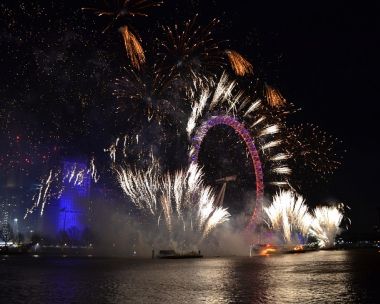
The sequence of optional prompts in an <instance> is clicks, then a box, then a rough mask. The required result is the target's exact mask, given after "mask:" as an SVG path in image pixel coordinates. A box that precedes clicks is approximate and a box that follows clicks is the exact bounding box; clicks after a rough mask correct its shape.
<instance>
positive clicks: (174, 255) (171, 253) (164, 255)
mask: <svg viewBox="0 0 380 304" xmlns="http://www.w3.org/2000/svg"><path fill="white" fill-rule="evenodd" d="M157 258H159V259H196V258H198V259H199V258H203V255H201V252H200V251H198V252H195V251H191V252H187V253H178V252H176V251H175V250H171V249H170V250H160V252H159V253H158V255H157Z"/></svg>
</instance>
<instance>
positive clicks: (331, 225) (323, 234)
mask: <svg viewBox="0 0 380 304" xmlns="http://www.w3.org/2000/svg"><path fill="white" fill-rule="evenodd" d="M313 216H314V219H313V221H312V224H311V229H310V234H311V235H312V236H314V237H315V238H316V239H317V240H318V244H319V246H320V247H332V246H334V241H335V237H336V235H337V234H338V233H339V231H340V228H339V226H340V224H341V222H342V220H343V214H342V212H341V211H340V210H339V208H338V207H326V206H325V207H317V208H315V210H314V211H313Z"/></svg>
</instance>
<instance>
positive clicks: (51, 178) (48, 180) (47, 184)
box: [24, 169, 63, 219]
mask: <svg viewBox="0 0 380 304" xmlns="http://www.w3.org/2000/svg"><path fill="white" fill-rule="evenodd" d="M60 174H61V172H60V171H55V170H53V169H51V170H50V171H49V174H48V175H47V176H46V177H44V178H42V179H41V182H40V184H39V185H38V188H37V190H38V193H36V194H35V195H34V196H33V198H32V201H33V205H32V207H31V208H27V209H26V213H25V215H24V219H26V218H27V217H28V215H29V214H32V213H33V212H34V211H35V209H37V208H40V216H42V215H43V214H44V211H45V206H46V205H47V204H48V203H49V200H50V199H52V198H59V197H60V196H61V194H62V191H63V189H62V188H60V189H58V190H57V189H56V187H55V186H56V183H57V182H58V181H59V177H60Z"/></svg>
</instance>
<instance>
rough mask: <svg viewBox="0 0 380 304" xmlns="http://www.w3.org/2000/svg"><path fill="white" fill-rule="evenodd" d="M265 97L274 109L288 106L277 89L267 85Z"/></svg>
mask: <svg viewBox="0 0 380 304" xmlns="http://www.w3.org/2000/svg"><path fill="white" fill-rule="evenodd" d="M265 97H266V99H267V102H268V104H269V105H270V106H271V107H272V108H280V107H282V106H284V105H285V104H286V99H285V98H284V97H283V96H282V95H281V93H280V92H279V91H278V90H276V89H275V88H273V87H271V86H270V85H268V84H265Z"/></svg>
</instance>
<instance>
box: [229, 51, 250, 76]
mask: <svg viewBox="0 0 380 304" xmlns="http://www.w3.org/2000/svg"><path fill="white" fill-rule="evenodd" d="M226 54H227V56H228V59H229V61H230V64H231V67H232V69H233V70H234V72H235V74H236V75H238V76H244V75H246V74H253V67H252V64H251V63H250V62H249V61H248V60H247V59H245V58H244V57H243V56H242V55H240V54H239V53H238V52H235V51H231V50H227V51H226Z"/></svg>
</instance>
